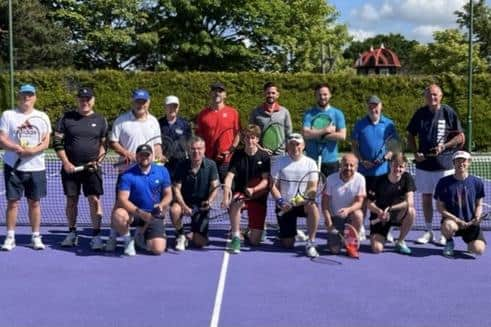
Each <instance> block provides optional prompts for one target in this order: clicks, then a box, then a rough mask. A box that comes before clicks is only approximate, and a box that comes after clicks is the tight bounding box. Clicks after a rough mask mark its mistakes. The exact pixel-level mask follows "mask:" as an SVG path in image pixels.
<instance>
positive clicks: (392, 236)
mask: <svg viewBox="0 0 491 327" xmlns="http://www.w3.org/2000/svg"><path fill="white" fill-rule="evenodd" d="M387 242H388V243H390V244H394V235H392V227H391V228H389V232H388V233H387Z"/></svg>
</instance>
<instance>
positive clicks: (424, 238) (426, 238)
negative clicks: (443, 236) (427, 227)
mask: <svg viewBox="0 0 491 327" xmlns="http://www.w3.org/2000/svg"><path fill="white" fill-rule="evenodd" d="M431 241H433V232H431V231H426V232H424V233H423V235H421V236H420V237H419V238H418V239H416V243H418V244H426V243H428V242H431Z"/></svg>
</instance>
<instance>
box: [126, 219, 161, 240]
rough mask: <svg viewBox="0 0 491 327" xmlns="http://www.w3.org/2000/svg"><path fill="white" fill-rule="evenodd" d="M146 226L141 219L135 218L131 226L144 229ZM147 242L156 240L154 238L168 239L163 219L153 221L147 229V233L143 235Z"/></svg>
mask: <svg viewBox="0 0 491 327" xmlns="http://www.w3.org/2000/svg"><path fill="white" fill-rule="evenodd" d="M144 225H145V221H144V220H143V219H141V218H140V217H136V216H135V217H133V220H132V222H131V224H130V226H131V227H143V226H144ZM143 236H144V238H145V241H148V240H151V239H154V238H167V235H166V233H165V225H164V220H163V219H153V220H151V221H150V223H149V224H148V227H147V228H146V229H145V233H144V234H143Z"/></svg>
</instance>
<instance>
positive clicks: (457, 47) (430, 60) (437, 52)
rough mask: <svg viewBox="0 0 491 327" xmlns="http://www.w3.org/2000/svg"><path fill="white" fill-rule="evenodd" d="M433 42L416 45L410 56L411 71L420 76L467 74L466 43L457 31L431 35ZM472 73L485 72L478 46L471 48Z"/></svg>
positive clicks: (451, 30) (485, 65)
mask: <svg viewBox="0 0 491 327" xmlns="http://www.w3.org/2000/svg"><path fill="white" fill-rule="evenodd" d="M433 38H434V40H435V42H433V43H430V44H428V45H418V46H416V47H415V49H414V51H413V53H412V55H411V58H410V59H411V70H412V71H414V72H418V73H421V74H440V73H454V74H458V75H464V74H466V73H467V55H468V53H467V50H468V43H467V40H466V38H465V35H463V34H462V33H461V32H460V31H459V30H457V29H448V30H444V31H437V32H435V33H433ZM472 60H473V63H474V71H476V72H483V71H486V67H487V64H486V60H485V59H483V58H481V57H480V55H479V44H475V45H474V48H473V57H472Z"/></svg>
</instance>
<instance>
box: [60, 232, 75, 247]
mask: <svg viewBox="0 0 491 327" xmlns="http://www.w3.org/2000/svg"><path fill="white" fill-rule="evenodd" d="M77 245H78V235H77V233H75V232H69V233H68V234H67V236H66V237H65V239H64V240H63V241H62V242H61V246H63V247H73V246H77Z"/></svg>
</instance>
